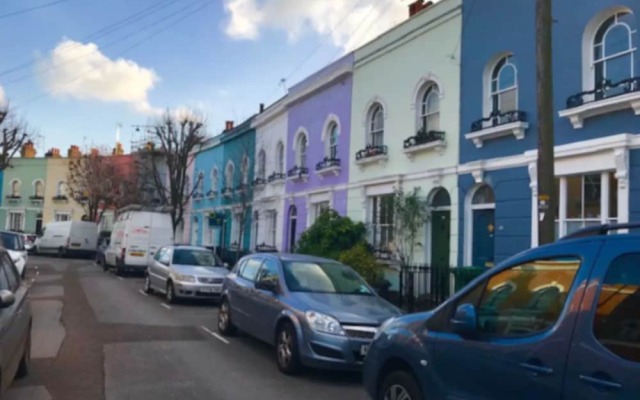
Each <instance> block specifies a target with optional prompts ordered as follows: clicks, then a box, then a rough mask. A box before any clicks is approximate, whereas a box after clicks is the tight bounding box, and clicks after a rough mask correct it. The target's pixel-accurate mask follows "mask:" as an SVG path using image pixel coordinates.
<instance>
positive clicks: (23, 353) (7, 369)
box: [0, 248, 32, 398]
mask: <svg viewBox="0 0 640 400" xmlns="http://www.w3.org/2000/svg"><path fill="white" fill-rule="evenodd" d="M28 290H29V288H28V285H27V282H26V281H25V280H22V279H20V275H19V273H18V270H17V269H16V267H15V265H14V264H13V261H11V257H10V256H9V253H8V252H7V251H6V250H4V249H2V248H0V344H1V347H0V350H1V357H0V397H1V398H4V395H3V394H4V392H5V391H6V390H7V389H8V388H9V386H10V385H11V383H12V381H13V380H14V378H22V377H25V376H26V375H27V374H28V372H29V365H30V361H31V323H32V317H31V305H30V301H29V296H28Z"/></svg>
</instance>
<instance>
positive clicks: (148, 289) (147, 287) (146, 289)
mask: <svg viewBox="0 0 640 400" xmlns="http://www.w3.org/2000/svg"><path fill="white" fill-rule="evenodd" d="M142 290H144V292H145V293H153V288H152V287H151V277H149V274H144V284H143V286H142Z"/></svg>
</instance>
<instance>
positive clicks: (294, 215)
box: [287, 205, 298, 252]
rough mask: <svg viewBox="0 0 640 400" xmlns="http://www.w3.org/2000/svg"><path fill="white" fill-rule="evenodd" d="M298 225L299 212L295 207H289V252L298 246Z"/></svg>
mask: <svg viewBox="0 0 640 400" xmlns="http://www.w3.org/2000/svg"><path fill="white" fill-rule="evenodd" d="M297 225H298V210H297V209H296V206H295V205H291V206H290V207H289V237H288V238H287V245H288V248H287V250H288V251H290V252H291V251H293V249H294V248H295V245H296V227H297Z"/></svg>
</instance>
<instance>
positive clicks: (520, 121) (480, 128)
mask: <svg viewBox="0 0 640 400" xmlns="http://www.w3.org/2000/svg"><path fill="white" fill-rule="evenodd" d="M528 128H529V123H528V122H527V113H525V112H524V111H518V110H515V111H508V112H504V113H501V112H497V111H494V112H492V113H491V115H489V116H488V117H487V118H482V119H479V120H477V121H475V122H473V124H471V132H470V133H467V134H466V135H464V137H465V138H466V139H469V140H473V143H474V144H475V145H476V147H477V148H480V147H482V146H483V144H484V141H485V140H487V139H496V138H499V137H504V136H509V135H513V136H515V137H516V139H518V140H521V139H524V133H525V131H526V130H527V129H528Z"/></svg>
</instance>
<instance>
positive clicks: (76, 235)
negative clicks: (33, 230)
mask: <svg viewBox="0 0 640 400" xmlns="http://www.w3.org/2000/svg"><path fill="white" fill-rule="evenodd" d="M97 244H98V225H97V224H96V223H95V222H90V221H55V222H49V223H47V224H45V226H44V227H43V228H42V232H41V234H40V237H39V238H38V240H37V241H36V244H35V246H36V252H37V253H38V254H56V255H58V256H59V257H69V256H72V257H73V256H81V257H82V256H83V257H94V256H95V253H96V246H97Z"/></svg>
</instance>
